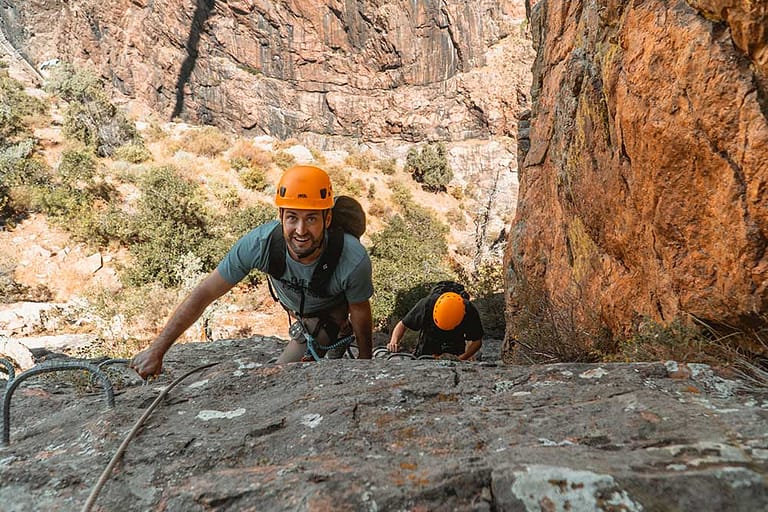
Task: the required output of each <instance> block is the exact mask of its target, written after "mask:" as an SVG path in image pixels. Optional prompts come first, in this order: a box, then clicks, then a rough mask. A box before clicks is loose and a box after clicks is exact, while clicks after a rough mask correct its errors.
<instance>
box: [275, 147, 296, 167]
mask: <svg viewBox="0 0 768 512" xmlns="http://www.w3.org/2000/svg"><path fill="white" fill-rule="evenodd" d="M274 159H275V164H276V165H277V166H278V167H279V168H280V169H282V170H286V169H288V168H289V167H291V166H292V165H294V164H295V163H296V157H294V156H293V155H292V154H290V153H288V152H287V151H278V152H277V153H275V156H274Z"/></svg>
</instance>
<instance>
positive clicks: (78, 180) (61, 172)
mask: <svg viewBox="0 0 768 512" xmlns="http://www.w3.org/2000/svg"><path fill="white" fill-rule="evenodd" d="M57 174H58V177H59V179H60V180H61V182H62V183H63V184H64V185H66V186H68V187H71V188H78V187H79V186H80V185H90V184H91V183H92V182H93V177H94V175H95V174H96V160H95V159H94V158H93V154H92V153H91V152H90V151H87V150H86V149H67V150H64V151H63V152H62V154H61V162H59V167H58V173H57Z"/></svg>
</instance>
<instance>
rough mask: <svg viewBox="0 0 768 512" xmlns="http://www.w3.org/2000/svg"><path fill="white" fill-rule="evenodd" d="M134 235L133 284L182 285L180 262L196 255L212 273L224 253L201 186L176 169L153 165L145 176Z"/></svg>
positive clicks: (129, 277) (127, 275)
mask: <svg viewBox="0 0 768 512" xmlns="http://www.w3.org/2000/svg"><path fill="white" fill-rule="evenodd" d="M139 189H140V192H141V197H140V198H139V201H138V211H137V213H136V215H135V216H134V217H133V221H132V222H133V230H134V233H135V234H134V235H133V239H132V242H131V245H130V247H129V249H130V252H131V254H132V256H133V264H132V265H131V266H130V267H129V268H128V269H127V270H126V273H125V275H124V277H125V278H126V280H127V281H128V282H129V283H130V284H133V285H142V284H146V283H151V282H159V283H161V284H163V285H165V286H175V285H178V284H179V282H178V276H177V275H176V274H175V273H174V272H173V265H174V263H175V262H177V261H179V260H181V258H182V257H184V256H185V255H187V253H190V252H191V253H193V254H194V255H195V256H197V257H199V258H200V260H201V261H202V264H203V268H204V270H205V271H209V270H211V269H212V268H213V266H214V265H215V264H216V263H217V262H218V258H220V257H221V254H220V252H219V249H220V245H221V244H220V241H219V240H217V239H216V237H213V236H212V234H211V231H210V228H209V214H208V212H207V211H206V209H205V207H204V200H203V198H202V196H201V194H200V191H199V188H198V187H197V185H195V184H193V183H190V182H188V181H185V180H184V179H182V178H181V177H180V176H179V175H178V174H177V173H176V171H175V170H174V169H172V168H169V167H159V168H153V169H150V170H149V171H148V172H147V174H146V175H145V176H143V177H142V179H141V181H140V184H139Z"/></svg>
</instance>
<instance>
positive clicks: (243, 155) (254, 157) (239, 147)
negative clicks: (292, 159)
mask: <svg viewBox="0 0 768 512" xmlns="http://www.w3.org/2000/svg"><path fill="white" fill-rule="evenodd" d="M273 160H274V159H273V157H272V153H270V152H268V151H264V150H263V149H261V148H257V147H256V146H254V144H253V142H251V141H249V140H243V139H239V140H238V141H237V142H235V145H234V147H233V148H232V150H231V151H230V152H229V162H230V165H232V167H233V168H234V169H238V170H239V169H242V168H244V167H253V168H262V169H264V168H268V167H269V166H270V165H272V162H273Z"/></svg>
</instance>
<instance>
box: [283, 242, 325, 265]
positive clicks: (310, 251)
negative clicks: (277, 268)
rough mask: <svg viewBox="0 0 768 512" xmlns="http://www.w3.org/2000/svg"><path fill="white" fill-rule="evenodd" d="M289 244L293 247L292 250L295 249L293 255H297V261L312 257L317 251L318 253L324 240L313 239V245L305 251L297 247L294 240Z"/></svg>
mask: <svg viewBox="0 0 768 512" xmlns="http://www.w3.org/2000/svg"><path fill="white" fill-rule="evenodd" d="M288 243H289V244H290V245H291V249H293V253H294V254H295V255H296V258H297V259H300V260H301V259H304V258H306V257H308V256H312V255H313V254H314V253H315V251H317V250H318V249H319V248H320V247H322V245H323V239H322V238H320V239H319V240H316V239H314V238H312V243H311V244H310V246H309V247H306V248H305V249H299V248H298V247H296V244H295V243H294V240H293V238H291V239H289V241H288Z"/></svg>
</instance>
